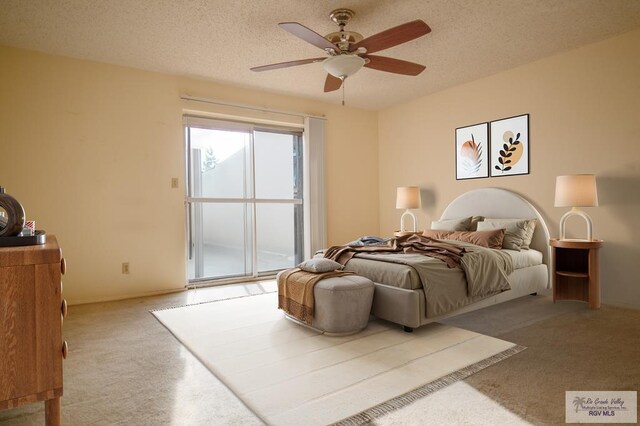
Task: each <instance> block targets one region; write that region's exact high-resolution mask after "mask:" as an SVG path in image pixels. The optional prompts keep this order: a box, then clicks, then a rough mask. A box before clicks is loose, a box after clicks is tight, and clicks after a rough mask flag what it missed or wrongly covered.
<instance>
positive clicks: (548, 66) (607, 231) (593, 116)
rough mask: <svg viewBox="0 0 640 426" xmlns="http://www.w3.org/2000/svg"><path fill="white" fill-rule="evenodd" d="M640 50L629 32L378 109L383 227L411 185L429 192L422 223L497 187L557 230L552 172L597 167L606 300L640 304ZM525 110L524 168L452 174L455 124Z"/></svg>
mask: <svg viewBox="0 0 640 426" xmlns="http://www.w3.org/2000/svg"><path fill="white" fill-rule="evenodd" d="M639 52H640V31H634V32H631V33H627V34H625V35H622V36H619V37H616V38H612V39H609V40H605V41H603V42H600V43H596V44H592V45H589V46H585V47H583V48H580V49H576V50H572V51H569V52H566V53H563V54H559V55H556V56H552V57H549V58H546V59H543V60H540V61H537V62H534V63H531V64H528V65H525V66H521V67H518V68H514V69H512V70H510V71H506V72H503V73H500V74H496V75H494V76H491V77H488V78H484V79H482V80H478V81H474V82H471V83H468V84H464V85H461V86H457V87H454V88H452V89H449V90H446V91H443V92H440V93H437V94H434V95H431V96H427V97H423V98H420V99H417V100H414V101H412V102H409V103H406V104H403V105H399V106H396V107H394V108H389V109H386V110H384V111H381V112H380V113H379V118H378V122H379V138H380V139H379V146H380V153H379V161H380V172H379V176H380V230H381V233H382V234H389V233H390V232H391V231H392V230H394V229H397V228H398V222H399V217H400V212H399V211H397V210H395V209H394V197H395V195H394V191H395V188H396V186H403V185H412V184H415V185H419V186H421V187H422V188H424V189H426V190H427V191H428V194H429V197H428V201H429V204H428V205H427V206H425V207H423V211H422V212H421V214H420V218H419V220H420V226H421V227H424V226H427V224H428V223H429V222H430V221H431V220H432V219H434V218H437V217H438V216H439V215H440V214H441V213H442V211H443V209H444V208H445V207H446V205H447V204H448V203H449V202H450V201H451V200H452V199H453V198H455V197H456V196H457V195H459V194H460V193H462V192H465V191H467V190H470V189H473V188H479V187H487V186H494V187H503V188H508V189H511V190H514V191H517V192H518V193H520V194H522V195H524V196H525V197H526V198H528V199H529V200H530V201H532V202H533V203H534V204H535V205H536V206H537V207H538V208H540V209H541V211H542V213H543V215H545V216H546V218H547V223H548V226H549V228H550V231H551V235H552V236H554V237H557V235H558V222H559V219H560V217H561V216H562V214H563V213H564V212H565V211H566V209H565V208H555V207H554V206H553V201H554V200H553V197H554V188H555V177H556V175H561V174H574V173H595V174H596V175H597V182H598V192H599V197H600V207H597V208H589V209H587V211H588V213H589V214H590V215H591V216H592V218H593V221H594V237H595V238H601V239H604V240H605V245H604V248H603V250H602V253H601V267H602V274H601V277H602V283H601V284H602V285H601V287H602V299H603V301H604V302H609V303H614V304H619V305H628V306H635V307H640V261H639V260H640V231H639V229H640V227H639V220H640V143H639V142H638V139H639V137H640V54H639ZM505 60H508V58H505ZM469 66H473V64H469ZM523 113H529V114H530V141H531V142H530V148H531V157H530V160H531V168H530V174H529V175H526V176H514V177H502V178H489V179H476V180H467V181H456V179H455V165H454V161H455V160H454V145H453V144H454V131H455V128H456V127H462V126H466V125H469V124H474V123H478V122H483V121H490V120H495V119H500V118H503V117H508V116H513V115H518V114H523ZM572 220H577V219H572ZM573 225H580V224H579V222H576V223H575V224H573ZM573 231H574V232H581V233H584V232H585V231H584V229H580V227H578V228H577V229H574V230H573Z"/></svg>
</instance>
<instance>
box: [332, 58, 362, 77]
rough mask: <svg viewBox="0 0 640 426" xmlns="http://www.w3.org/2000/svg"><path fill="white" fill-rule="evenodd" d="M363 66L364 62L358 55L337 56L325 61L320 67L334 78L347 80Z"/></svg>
mask: <svg viewBox="0 0 640 426" xmlns="http://www.w3.org/2000/svg"><path fill="white" fill-rule="evenodd" d="M364 64H365V60H364V59H363V58H361V57H360V56H358V55H338V56H331V57H329V58H327V59H325V60H324V61H323V62H322V67H323V68H324V70H325V71H326V72H328V73H329V74H331V75H332V76H334V77H338V78H347V77H349V76H350V75H353V74H355V73H356V72H358V71H359V70H360V68H362V67H363V66H364Z"/></svg>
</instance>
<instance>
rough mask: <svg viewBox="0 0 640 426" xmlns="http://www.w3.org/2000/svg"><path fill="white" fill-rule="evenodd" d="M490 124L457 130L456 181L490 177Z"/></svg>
mask: <svg viewBox="0 0 640 426" xmlns="http://www.w3.org/2000/svg"><path fill="white" fill-rule="evenodd" d="M488 128H489V127H488V124H487V123H480V124H473V125H471V126H466V127H459V128H457V129H456V179H457V180H460V179H476V178H486V177H489V132H488Z"/></svg>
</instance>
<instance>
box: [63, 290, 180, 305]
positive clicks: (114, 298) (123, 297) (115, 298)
mask: <svg viewBox="0 0 640 426" xmlns="http://www.w3.org/2000/svg"><path fill="white" fill-rule="evenodd" d="M183 291H187V288H186V287H180V288H170V289H165V290H154V291H146V292H142V293H132V294H121V295H118V296H111V297H103V298H98V299H89V300H74V299H68V300H67V303H68V305H69V306H78V305H87V304H89V303H104V302H117V301H120V300H127V299H137V298H139V297H149V296H162V295H163V294H172V293H180V292H183Z"/></svg>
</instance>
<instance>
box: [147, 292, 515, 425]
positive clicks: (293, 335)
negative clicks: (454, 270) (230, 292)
mask: <svg viewBox="0 0 640 426" xmlns="http://www.w3.org/2000/svg"><path fill="white" fill-rule="evenodd" d="M277 305H278V297H277V294H276V293H269V294H262V295H258V296H251V297H241V298H235V299H230V300H223V301H217V302H210V303H202V304H198V305H190V306H183V307H177V308H171V309H165V310H159V311H154V312H153V315H155V317H156V318H157V319H158V320H159V321H160V322H161V323H162V324H163V325H164V326H165V327H166V328H167V329H169V331H171V333H173V334H174V335H175V336H176V337H177V338H178V340H180V342H182V343H183V344H184V345H185V346H186V347H187V348H188V349H189V350H190V351H191V352H192V353H193V354H194V355H195V356H196V357H198V358H199V359H200V360H201V361H202V362H203V363H204V364H205V365H206V366H207V367H208V368H209V369H210V370H211V371H212V372H213V373H214V374H215V375H216V376H217V377H218V378H219V379H221V380H222V381H223V382H224V383H225V384H226V385H227V386H228V387H229V388H230V389H231V390H232V391H233V392H234V393H235V394H236V395H237V396H238V397H239V398H240V399H241V400H242V401H243V402H244V403H245V404H246V405H247V406H248V407H249V408H251V409H252V410H253V412H254V413H255V414H256V415H257V416H258V417H260V418H261V419H262V420H263V421H264V422H266V423H267V424H272V425H300V424H305V425H326V424H332V423H336V422H339V424H344V425H357V424H362V423H366V422H368V421H371V420H373V419H376V418H379V417H382V416H385V415H387V414H389V413H392V412H394V411H395V410H397V409H399V408H402V407H404V406H406V405H409V404H411V403H413V402H415V401H418V400H419V399H420V398H422V397H424V396H427V395H430V394H432V393H433V392H435V391H437V390H439V389H443V388H444V387H446V386H447V385H450V384H452V383H454V382H456V381H458V380H460V379H464V378H465V377H468V376H469V375H471V374H473V373H475V372H477V371H479V370H481V369H483V368H486V367H488V366H490V365H493V364H495V363H497V362H499V361H500V360H502V359H505V358H507V357H509V356H511V355H514V354H516V353H518V352H519V351H521V350H523V349H524V348H523V347H521V346H517V345H514V344H513V343H510V342H506V341H504V340H500V339H496V338H493V337H488V336H484V335H482V334H478V333H475V332H472V331H467V330H463V329H460V328H456V327H452V326H447V325H443V324H438V323H433V324H429V325H426V326H424V327H421V328H418V329H416V330H415V331H414V332H413V333H405V332H404V331H402V329H401V327H399V326H397V325H394V324H390V323H388V322H384V321H378V320H372V321H371V322H369V325H368V327H367V328H366V329H365V330H363V331H361V332H360V333H357V334H354V335H351V336H343V337H330V336H326V335H323V334H320V333H318V332H316V331H314V330H311V329H308V328H306V327H302V326H300V325H299V324H296V323H294V322H292V321H290V320H287V319H286V318H284V315H283V313H282V311H280V310H278V309H277Z"/></svg>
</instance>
